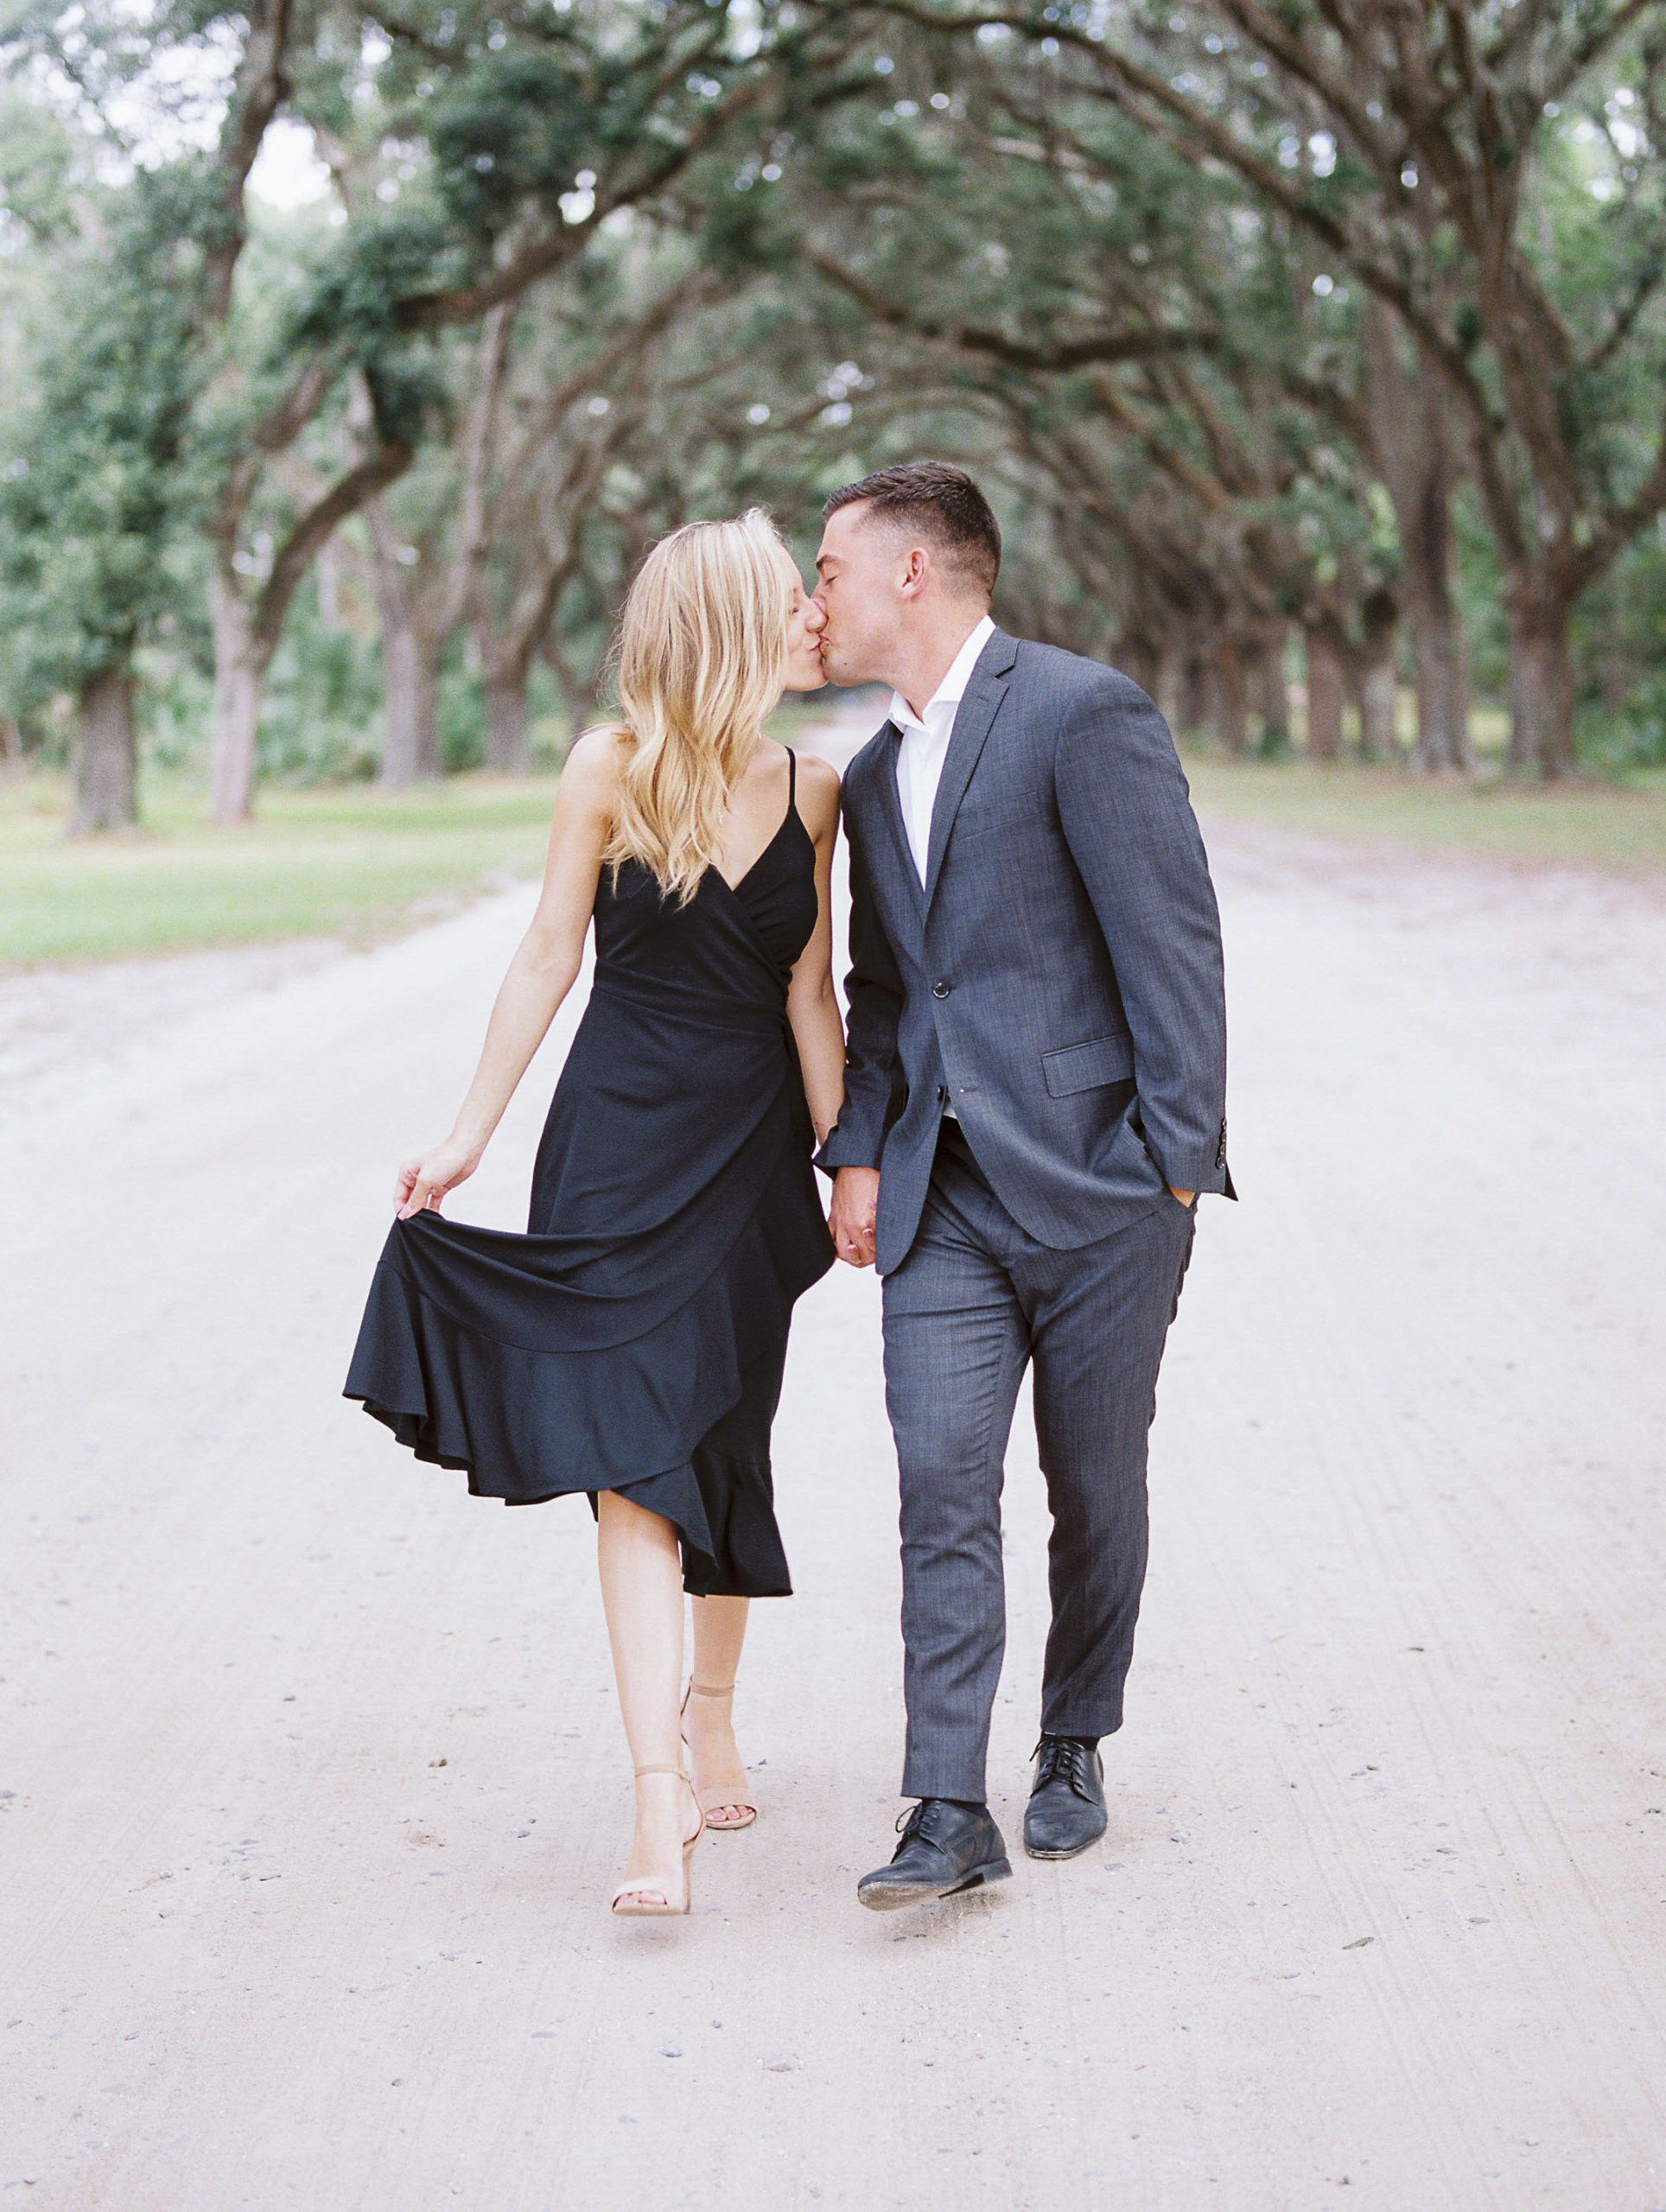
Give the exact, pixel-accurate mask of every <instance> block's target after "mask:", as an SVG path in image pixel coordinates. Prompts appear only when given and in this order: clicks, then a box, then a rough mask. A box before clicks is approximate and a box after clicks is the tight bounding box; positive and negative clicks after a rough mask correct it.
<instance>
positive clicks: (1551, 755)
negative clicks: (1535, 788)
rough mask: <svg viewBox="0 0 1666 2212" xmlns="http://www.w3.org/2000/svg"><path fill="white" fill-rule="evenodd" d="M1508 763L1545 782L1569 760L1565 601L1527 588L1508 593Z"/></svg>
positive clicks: (1570, 695)
mask: <svg viewBox="0 0 1666 2212" xmlns="http://www.w3.org/2000/svg"><path fill="white" fill-rule="evenodd" d="M1509 603H1510V753H1509V761H1510V769H1511V771H1512V772H1513V773H1515V774H1517V775H1528V774H1530V773H1532V772H1534V771H1535V770H1536V771H1537V772H1538V773H1539V774H1540V775H1541V776H1542V777H1543V778H1544V779H1545V780H1546V781H1547V782H1554V781H1555V779H1556V778H1558V777H1560V776H1565V775H1567V774H1569V773H1571V772H1572V770H1573V767H1574V660H1573V655H1572V653H1571V652H1570V651H1569V650H1568V640H1567V616H1568V607H1567V601H1565V600H1561V599H1558V598H1556V597H1554V596H1553V595H1552V594H1549V593H1548V592H1536V591H1534V590H1532V589H1531V588H1526V589H1523V590H1522V591H1520V592H1518V593H1517V592H1512V593H1510V594H1509Z"/></svg>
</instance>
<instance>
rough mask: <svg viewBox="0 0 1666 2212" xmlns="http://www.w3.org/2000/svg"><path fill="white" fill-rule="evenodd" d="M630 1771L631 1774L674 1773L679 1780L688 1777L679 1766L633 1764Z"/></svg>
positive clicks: (684, 1780) (682, 1780)
mask: <svg viewBox="0 0 1666 2212" xmlns="http://www.w3.org/2000/svg"><path fill="white" fill-rule="evenodd" d="M631 1772H632V1773H633V1775H639V1774H674V1775H675V1776H676V1777H677V1780H678V1781H679V1782H686V1781H687V1780H688V1778H689V1777H688V1776H687V1775H686V1774H684V1771H683V1770H682V1768H681V1767H680V1766H633V1768H632V1769H631Z"/></svg>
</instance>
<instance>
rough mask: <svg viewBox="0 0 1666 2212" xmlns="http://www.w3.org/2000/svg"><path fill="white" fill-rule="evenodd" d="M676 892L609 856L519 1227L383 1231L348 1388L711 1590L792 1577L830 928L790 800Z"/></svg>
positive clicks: (821, 1234)
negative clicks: (794, 1333)
mask: <svg viewBox="0 0 1666 2212" xmlns="http://www.w3.org/2000/svg"><path fill="white" fill-rule="evenodd" d="M797 768H798V764H797V762H796V761H792V763H791V766H790V768H789V779H790V780H789V785H788V789H789V793H790V796H789V798H788V802H787V810H786V817H785V820H784V821H783V822H782V823H781V826H780V828H779V829H778V830H777V831H776V833H775V836H774V837H773V839H772V840H771V842H770V843H769V844H768V845H767V846H766V848H765V849H764V851H763V852H762V853H761V854H760V855H759V857H758V859H757V860H756V861H754V864H753V866H752V867H751V868H749V869H748V870H747V874H745V875H744V876H743V877H742V878H741V881H740V882H739V883H738V884H736V885H735V886H734V887H733V888H731V887H730V886H729V885H728V883H727V882H725V880H723V878H722V875H720V874H718V872H717V870H716V869H715V868H708V869H707V871H706V873H705V874H704V875H703V877H702V878H701V880H700V885H699V887H698V889H697V890H696V893H695V894H694V896H693V897H692V898H691V899H690V900H689V901H688V903H687V905H685V906H678V905H677V902H676V900H675V899H664V898H662V897H661V895H660V892H659V887H658V884H657V883H656V881H655V880H654V878H653V876H652V874H650V872H649V871H648V870H647V869H646V868H644V867H642V866H641V865H640V863H639V862H638V861H626V862H625V863H624V864H623V865H622V866H621V867H620V869H619V871H618V874H617V875H616V876H614V874H613V873H612V871H611V870H608V869H604V871H603V874H602V879H601V887H600V888H599V889H598V892H597V894H596V903H595V937H596V960H595V981H594V982H593V984H592V987H591V992H590V1001H589V1004H588V1007H586V1009H585V1013H584V1018H583V1020H582V1021H581V1023H580V1024H579V1027H578V1033H577V1034H576V1035H575V1038H574V1039H573V1045H572V1049H571V1051H570V1052H569V1054H568V1058H567V1063H566V1065H565V1067H564V1068H563V1071H562V1075H561V1080H560V1082H559V1083H558V1084H557V1085H556V1095H555V1097H554V1099H553V1101H552V1102H551V1104H550V1117H549V1120H548V1122H546V1123H545V1125H544V1137H543V1141H542V1142H541V1143H540V1145H539V1147H538V1154H537V1166H536V1167H535V1169H534V1171H533V1177H532V1204H531V1218H530V1221H529V1224H528V1232H529V1233H528V1234H527V1235H526V1236H514V1235H512V1234H511V1233H510V1232H508V1231H506V1230H492V1229H476V1228H473V1227H471V1226H469V1225H468V1224H466V1223H463V1222H455V1221H448V1220H446V1219H445V1218H444V1217H442V1215H440V1214H437V1213H433V1212H425V1213H420V1214H416V1215H413V1216H412V1217H411V1218H410V1220H409V1221H396V1222H395V1223H394V1224H393V1227H392V1229H391V1231H390V1232H389V1235H388V1240H387V1243H386V1245H385V1248H384V1249H383V1253H382V1257H381V1260H380V1262H379V1263H378V1267H377V1270H376V1278H375V1281H374V1282H373V1283H372V1287H371V1294H370V1301H369V1304H368V1306H367V1307H366V1313H365V1319H364V1323H363V1325H362V1326H361V1328H360V1330H359V1343H358V1347H357V1349H356V1351H354V1354H353V1365H352V1368H351V1370H350V1371H349V1373H348V1376H347V1392H346V1395H347V1396H348V1397H350V1398H359V1399H361V1400H362V1401H363V1402H364V1406H365V1410H366V1412H367V1413H370V1414H374V1415H375V1416H376V1418H377V1419H378V1421H385V1422H386V1423H387V1425H388V1427H390V1428H391V1430H392V1431H393V1433H394V1434H395V1435H396V1436H397V1438H398V1439H399V1440H400V1442H401V1443H402V1444H407V1445H409V1446H410V1448H411V1450H412V1451H413V1452H415V1453H416V1455H417V1458H418V1459H427V1460H430V1461H433V1462H435V1463H436V1464H437V1465H440V1466H443V1467H461V1468H463V1469H466V1470H467V1475H468V1486H469V1489H470V1490H471V1491H474V1493H475V1495H476V1496H477V1497H500V1498H503V1499H506V1501H507V1502H508V1503H510V1504H512V1505H530V1504H533V1503H537V1502H538V1501H539V1500H541V1499H544V1498H547V1497H563V1496H565V1495H567V1494H569V1493H570V1492H573V1491H587V1492H588V1493H589V1495H590V1497H591V1498H592V1501H594V1499H595V1494H596V1492H597V1491H604V1490H611V1491H619V1492H620V1494H621V1495H622V1496H624V1497H629V1498H631V1499H633V1500H634V1502H635V1503H637V1504H639V1505H641V1506H644V1507H645V1508H646V1509H647V1510H649V1511H650V1512H653V1513H658V1514H662V1515H663V1516H664V1518H665V1519H666V1520H668V1521H670V1522H672V1523H673V1524H674V1525H675V1527H676V1529H677V1534H678V1536H679V1538H680V1540H681V1542H682V1549H683V1571H684V1582H685V1584H686V1586H687V1587H688V1588H689V1589H690V1590H691V1591H693V1592H695V1593H696V1595H700V1596H707V1597H715V1596H733V1597H746V1598H764V1597H778V1596H779V1597H784V1596H785V1595H786V1594H787V1593H788V1592H789V1591H790V1589H791V1584H790V1582H789V1580H788V1576H787V1566H786V1558H785V1554H784V1552H783V1550H782V1548H781V1539H780V1534H779V1530H778V1529H777V1528H776V1525H775V1510H774V1493H773V1487H772V1484H771V1480H770V1463H769V1433H770V1424H771V1422H772V1421H773V1419H774V1414H775V1407H776V1403H777V1401H778V1399H779V1395H780V1388H781V1370H782V1366H783V1363H784V1361H785V1357H786V1338H787V1328H788V1325H789V1323H790V1321H791V1319H792V1305H793V1301H794V1300H795V1299H797V1298H798V1296H799V1295H800V1294H801V1293H803V1292H804V1291H805V1290H807V1289H808V1288H809V1287H810V1286H811V1283H813V1282H815V1281H817V1279H818V1278H819V1277H820V1276H821V1275H823V1274H825V1273H826V1271H827V1269H828V1268H830V1266H831V1265H832V1262H833V1248H832V1243H831V1240H830V1237H829V1236H828V1232H827V1224H826V1223H825V1221H824V1220H823V1216H822V1209H821V1205H820V1204H819V1202H818V1199H817V1192H816V1183H815V1174H814V1171H813V1170H812V1168H811V1164H810V1156H811V1151H812V1150H813V1149H814V1139H813V1133H812V1130H811V1122H810V1113H809V1109H808V1108H807V1106H806V1104H805V1103H804V1084H803V1082H802V1080H801V1078H800V1076H799V1072H798V1057H797V1054H796V1052H795V1051H794V1049H793V1044H792V1031H791V1030H790V1028H789V1027H788V1026H787V1020H786V990H787V983H788V981H789V979H790V977H791V975H792V967H793V963H794V962H795V961H796V960H797V959H798V956H799V954H800V953H801V952H802V951H803V950H804V946H805V945H806V944H808V943H809V941H810V937H811V931H812V930H813V929H814V927H815V925H816V912H817V908H816V879H815V859H816V853H815V846H814V843H813V842H812V841H811V836H810V833H809V832H808V830H806V829H805V828H804V823H803V822H802V821H801V820H800V819H799V816H798V807H797V805H796V804H795V803H794V796H795V795H796V786H797Z"/></svg>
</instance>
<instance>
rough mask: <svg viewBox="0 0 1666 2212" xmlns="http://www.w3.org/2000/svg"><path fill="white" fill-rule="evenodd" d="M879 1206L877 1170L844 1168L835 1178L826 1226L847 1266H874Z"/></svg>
mask: <svg viewBox="0 0 1666 2212" xmlns="http://www.w3.org/2000/svg"><path fill="white" fill-rule="evenodd" d="M879 1203H880V1171H879V1169H878V1168H877V1167H841V1168H840V1170H839V1172H838V1173H837V1174H836V1176H835V1177H834V1178H833V1203H832V1205H830V1207H829V1209H828V1214H827V1225H828V1227H829V1229H830V1230H832V1232H833V1249H834V1250H835V1251H836V1253H837V1254H838V1255H839V1257H840V1258H841V1259H842V1260H843V1261H844V1262H845V1263H846V1264H847V1266H849V1267H853V1268H871V1267H872V1266H873V1264H874V1217H875V1215H876V1214H877V1212H878V1211H879Z"/></svg>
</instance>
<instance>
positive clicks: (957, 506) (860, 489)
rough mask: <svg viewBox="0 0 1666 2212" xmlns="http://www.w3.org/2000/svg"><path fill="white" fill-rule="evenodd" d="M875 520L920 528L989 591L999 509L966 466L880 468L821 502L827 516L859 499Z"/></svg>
mask: <svg viewBox="0 0 1666 2212" xmlns="http://www.w3.org/2000/svg"><path fill="white" fill-rule="evenodd" d="M859 501H860V502H861V503H862V505H864V506H866V507H867V508H868V510H869V512H871V513H872V514H873V515H874V518H876V519H877V518H881V517H882V518H884V519H885V520H886V521H887V522H894V523H900V524H901V525H902V527H903V528H904V529H905V530H908V531H918V532H919V536H920V538H921V539H922V541H923V542H924V543H925V544H927V545H929V546H930V547H931V548H932V550H933V551H934V552H937V553H940V554H941V555H942V556H943V563H944V568H945V569H948V570H949V571H950V572H951V574H954V575H958V576H960V577H961V578H963V580H964V581H965V582H967V583H969V584H970V585H971V586H973V587H974V588H976V589H977V590H979V591H982V593H983V594H985V595H986V596H988V595H989V594H990V593H992V592H993V591H994V589H995V577H996V576H997V575H999V573H1000V570H1001V525H1000V524H999V523H998V522H996V520H995V512H994V510H993V508H991V506H990V505H989V501H988V500H987V499H985V498H984V496H983V494H982V492H980V491H979V490H978V488H977V486H976V484H974V483H973V481H972V480H971V478H970V476H969V475H968V474H966V472H965V470H964V469H963V468H952V467H950V465H949V463H948V462H947V461H904V462H902V463H901V464H900V466H899V467H895V468H881V469H876V470H875V471H874V474H873V475H872V476H864V477H863V478H862V481H861V483H860V484H847V485H845V486H844V487H843V490H842V491H837V492H835V493H833V495H832V497H831V498H830V499H828V500H826V501H825V502H824V503H823V507H822V514H823V518H826V517H827V516H828V515H830V514H836V512H838V510H839V509H840V508H841V507H854V506H855V505H856V504H857V503H858V502H859Z"/></svg>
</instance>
